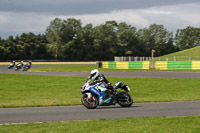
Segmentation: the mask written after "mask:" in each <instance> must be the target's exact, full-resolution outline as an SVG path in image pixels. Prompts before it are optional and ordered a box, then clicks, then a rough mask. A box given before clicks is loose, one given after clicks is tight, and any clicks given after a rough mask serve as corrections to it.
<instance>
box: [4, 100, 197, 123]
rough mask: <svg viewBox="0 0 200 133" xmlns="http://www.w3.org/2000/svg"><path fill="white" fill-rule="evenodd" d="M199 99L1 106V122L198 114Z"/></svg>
mask: <svg viewBox="0 0 200 133" xmlns="http://www.w3.org/2000/svg"><path fill="white" fill-rule="evenodd" d="M199 105H200V101H186V102H158V103H134V104H133V106H131V107H129V108H122V107H120V106H117V105H116V106H100V107H97V109H86V108H85V107H84V106H55V107H26V108H0V124H7V123H29V122H49V121H72V120H96V119H113V118H127V117H152V116H156V117H157V116H191V115H200V106H199Z"/></svg>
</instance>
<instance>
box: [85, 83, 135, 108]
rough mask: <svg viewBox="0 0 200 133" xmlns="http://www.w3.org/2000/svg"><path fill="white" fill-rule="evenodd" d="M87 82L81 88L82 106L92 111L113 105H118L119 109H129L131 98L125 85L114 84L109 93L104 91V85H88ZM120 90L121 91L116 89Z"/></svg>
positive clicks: (106, 90) (131, 102)
mask: <svg viewBox="0 0 200 133" xmlns="http://www.w3.org/2000/svg"><path fill="white" fill-rule="evenodd" d="M90 81H91V80H87V81H86V82H85V83H84V85H83V86H82V87H81V93H82V98H81V102H82V104H83V105H84V106H85V107H86V108H88V109H94V108H96V107H97V106H108V105H115V104H116V103H118V104H119V105H120V106H121V107H130V106H131V105H132V104H133V98H132V97H131V96H130V95H129V94H128V92H129V91H130V88H129V87H128V86H127V85H123V82H121V81H120V82H118V83H116V84H115V85H114V86H113V88H114V90H113V91H111V90H110V89H106V85H105V84H104V83H96V84H94V85H90V84H89V82H90ZM119 88H121V91H118V89H119Z"/></svg>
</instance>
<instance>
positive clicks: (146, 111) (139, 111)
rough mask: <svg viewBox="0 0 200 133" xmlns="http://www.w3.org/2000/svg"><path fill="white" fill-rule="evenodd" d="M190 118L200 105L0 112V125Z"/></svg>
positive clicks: (182, 75)
mask: <svg viewBox="0 0 200 133" xmlns="http://www.w3.org/2000/svg"><path fill="white" fill-rule="evenodd" d="M46 66H47V65H45V67H46ZM33 67H34V66H33ZM36 67H39V66H36ZM41 67H42V66H41ZM0 73H9V74H31V75H56V76H83V77H88V75H89V72H29V71H28V72H23V71H21V70H19V71H14V69H10V70H8V69H7V66H0ZM104 74H105V76H107V77H137V78H142V77H153V78H200V72H104ZM191 115H200V101H185V102H158V103H134V104H133V106H132V107H129V108H122V107H120V106H118V105H116V106H106V107H105V106H100V107H98V108H97V109H92V110H91V109H90V110H89V109H86V108H85V107H84V106H53V107H25V108H0V124H9V123H29V122H48V121H71V120H95V119H111V118H127V117H153V116H191Z"/></svg>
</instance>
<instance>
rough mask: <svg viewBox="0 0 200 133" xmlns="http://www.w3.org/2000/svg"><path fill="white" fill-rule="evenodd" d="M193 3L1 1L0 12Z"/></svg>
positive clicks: (90, 10)
mask: <svg viewBox="0 0 200 133" xmlns="http://www.w3.org/2000/svg"><path fill="white" fill-rule="evenodd" d="M194 2H199V0H123V1H122V0H56V1H55V0H1V1H0V11H5V12H10V11H11V12H35V13H36V12H37V13H38V12H39V13H49V14H54V15H83V14H101V13H107V12H112V11H120V10H126V9H127V10H129V9H131V10H132V9H133V10H135V9H145V8H151V7H155V6H157V7H159V6H170V5H179V4H184V3H194Z"/></svg>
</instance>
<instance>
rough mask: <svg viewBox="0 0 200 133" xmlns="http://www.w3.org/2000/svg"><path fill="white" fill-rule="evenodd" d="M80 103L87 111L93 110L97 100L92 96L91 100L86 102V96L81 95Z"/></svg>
mask: <svg viewBox="0 0 200 133" xmlns="http://www.w3.org/2000/svg"><path fill="white" fill-rule="evenodd" d="M81 102H82V104H83V105H84V106H85V107H86V108H88V109H95V108H96V107H97V106H98V99H97V98H96V97H95V96H93V97H92V100H90V101H88V95H87V94H83V95H82V98H81Z"/></svg>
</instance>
